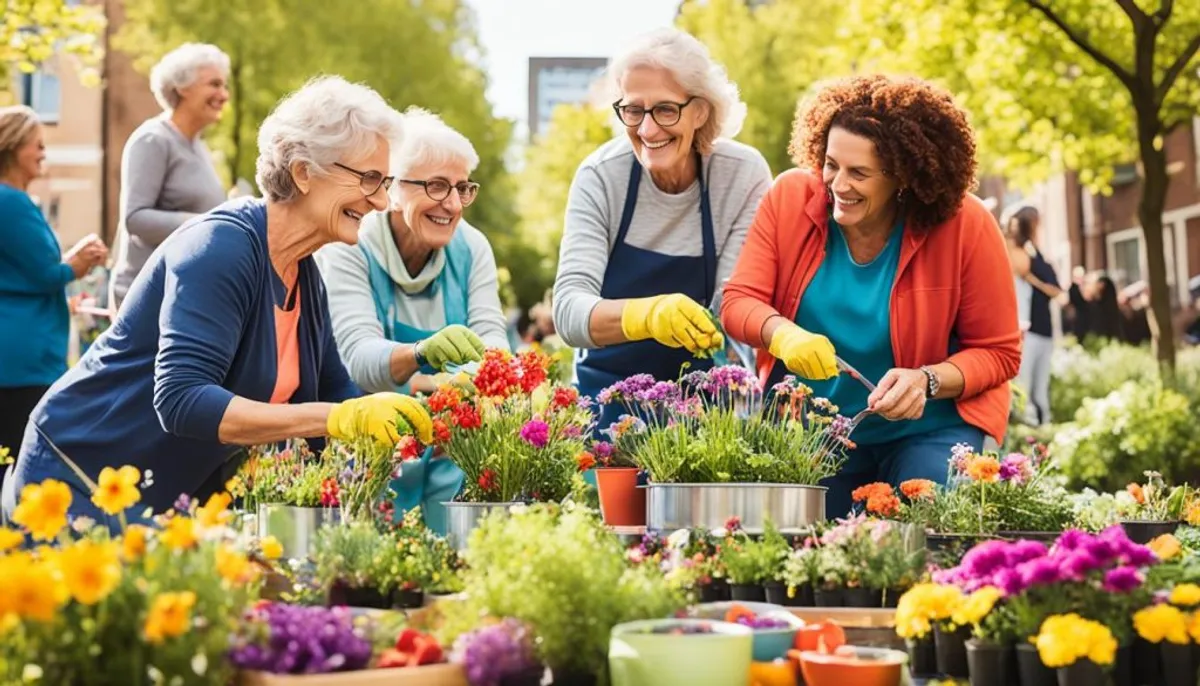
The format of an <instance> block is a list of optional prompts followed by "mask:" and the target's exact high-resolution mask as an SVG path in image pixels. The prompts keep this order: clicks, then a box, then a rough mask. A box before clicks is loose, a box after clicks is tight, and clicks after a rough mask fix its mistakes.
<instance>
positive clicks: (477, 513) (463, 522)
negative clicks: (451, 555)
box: [442, 503, 519, 550]
mask: <svg viewBox="0 0 1200 686" xmlns="http://www.w3.org/2000/svg"><path fill="white" fill-rule="evenodd" d="M517 504H519V503H442V505H444V506H445V507H446V540H448V541H450V545H452V546H454V549H455V550H466V548H467V542H468V541H469V540H471V532H472V531H474V530H475V529H478V528H479V522H481V521H483V518H484V517H486V516H488V514H490V513H492V512H495V511H497V510H500V511H502V512H507V511H508V508H510V507H512V506H513V505H517Z"/></svg>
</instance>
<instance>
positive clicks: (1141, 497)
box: [1125, 484, 1146, 505]
mask: <svg viewBox="0 0 1200 686" xmlns="http://www.w3.org/2000/svg"><path fill="white" fill-rule="evenodd" d="M1125 490H1126V491H1127V492H1128V493H1129V495H1131V496H1133V499H1134V500H1136V501H1138V504H1139V505H1145V504H1146V493H1145V492H1144V491H1142V487H1141V485H1140V484H1129V485H1128V486H1126V487H1125Z"/></svg>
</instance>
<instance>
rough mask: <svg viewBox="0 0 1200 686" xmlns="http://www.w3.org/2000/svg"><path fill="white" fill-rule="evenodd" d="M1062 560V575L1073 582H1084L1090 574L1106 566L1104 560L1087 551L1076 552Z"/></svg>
mask: <svg viewBox="0 0 1200 686" xmlns="http://www.w3.org/2000/svg"><path fill="white" fill-rule="evenodd" d="M1061 559H1062V562H1061V566H1060V569H1061V570H1062V575H1063V576H1064V577H1066V578H1068V579H1071V580H1073V581H1083V579H1084V578H1085V577H1087V575H1088V574H1090V573H1092V572H1094V571H1096V570H1097V569H1100V568H1101V567H1103V566H1104V562H1103V560H1100V559H1099V558H1097V557H1096V556H1095V555H1092V554H1091V553H1090V552H1088V551H1087V550H1076V551H1074V552H1072V553H1071V554H1070V555H1067V556H1065V557H1063V558H1061Z"/></svg>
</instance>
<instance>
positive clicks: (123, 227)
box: [109, 43, 229, 312]
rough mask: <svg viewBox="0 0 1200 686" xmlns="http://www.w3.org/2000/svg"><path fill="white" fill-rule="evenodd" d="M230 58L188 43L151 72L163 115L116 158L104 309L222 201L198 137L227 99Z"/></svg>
mask: <svg viewBox="0 0 1200 686" xmlns="http://www.w3.org/2000/svg"><path fill="white" fill-rule="evenodd" d="M228 75H229V57H228V56H227V55H226V54H225V53H223V52H221V50H220V48H217V47H216V46H214V45H207V44H199V43H186V44H184V45H181V46H179V47H178V48H176V49H175V50H173V51H171V52H169V53H167V55H166V56H165V57H163V58H162V60H160V61H159V63H158V64H157V65H155V66H154V69H153V70H152V71H151V72H150V88H151V90H152V91H153V92H154V98H155V99H156V100H158V104H159V105H161V106H162V108H163V113H162V114H160V115H158V116H156V117H154V118H152V119H148V120H146V121H145V122H143V123H142V125H141V126H139V127H138V128H137V130H135V131H134V132H133V135H131V136H130V137H129V140H128V141H127V142H126V143H125V152H124V153H123V154H122V156H121V197H120V226H119V227H118V231H117V243H118V245H119V249H118V257H117V260H116V264H115V265H114V267H113V273H112V278H111V283H110V288H109V307H110V309H111V310H112V311H113V312H116V311H117V309H118V308H119V307H120V306H121V301H123V300H124V299H125V294H126V293H127V292H128V291H129V286H130V284H132V283H133V280H134V279H135V278H136V277H137V275H138V272H140V271H141V270H142V265H144V264H145V263H146V259H147V258H149V257H150V253H152V252H154V249H155V248H157V247H158V245H159V243H162V242H163V241H164V240H166V238H167V236H170V235H171V233H172V232H173V231H175V229H177V228H179V227H180V226H181V225H183V223H184V222H185V221H187V220H188V219H191V218H192V217H194V216H196V215H198V214H202V213H204V212H207V211H209V210H211V209H213V208H214V207H216V206H217V205H220V204H221V203H222V202H224V201H225V197H226V194H225V189H224V186H223V185H222V183H221V179H220V178H218V177H217V172H216V169H214V168H213V162H212V156H211V155H210V153H209V150H208V146H207V145H205V144H204V141H203V140H201V138H200V134H201V133H202V132H203V131H204V130H205V129H206V128H208V127H209V126H211V125H212V124H214V123H216V122H217V121H218V120H219V119H220V118H221V110H222V108H224V106H225V103H226V102H228V100H229V90H228V89H227V87H226V79H227V77H228Z"/></svg>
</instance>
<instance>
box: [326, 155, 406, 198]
mask: <svg viewBox="0 0 1200 686" xmlns="http://www.w3.org/2000/svg"><path fill="white" fill-rule="evenodd" d="M333 165H334V166H335V167H339V168H341V169H345V170H346V171H348V172H350V173H351V174H354V175H355V176H357V177H358V187H359V188H361V189H362V192H363V195H365V196H367V197H368V198H369V197H371V196H372V195H375V194H376V193H378V192H379V189H380V188H382V189H383V190H385V191H386V190H387V189H389V188H391V187H392V182H393V181H395V180H396V177H394V176H384V175H383V174H382V173H380V172H377V171H375V170H374V169H371V170H369V171H359V170H357V169H355V168H354V167H347V166H346V165H344V164H342V163H341V162H334V163H333Z"/></svg>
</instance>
